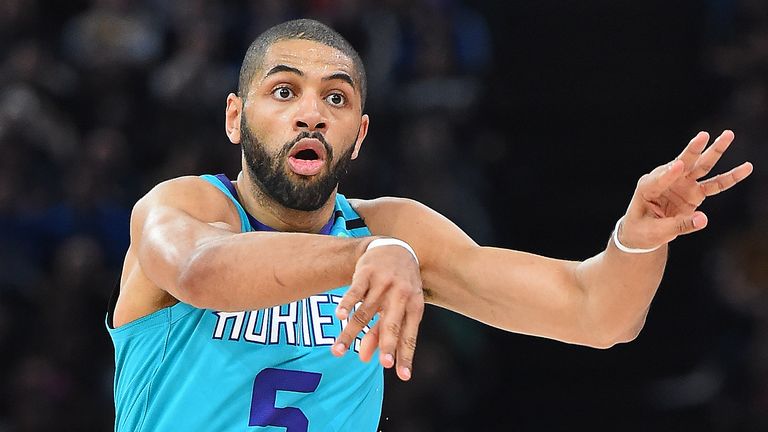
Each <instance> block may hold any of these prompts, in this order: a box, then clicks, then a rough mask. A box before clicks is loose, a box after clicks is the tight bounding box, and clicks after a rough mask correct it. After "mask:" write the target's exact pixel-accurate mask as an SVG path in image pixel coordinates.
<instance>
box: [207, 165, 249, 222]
mask: <svg viewBox="0 0 768 432" xmlns="http://www.w3.org/2000/svg"><path fill="white" fill-rule="evenodd" d="M200 178H201V179H203V180H205V181H207V182H208V183H210V184H212V185H214V186H216V188H218V189H219V190H220V191H222V192H223V193H224V195H226V196H227V198H229V200H230V201H232V203H234V204H235V207H236V208H237V213H238V214H239V215H240V232H250V231H251V230H252V229H251V222H250V221H249V220H248V213H246V212H245V209H244V208H243V206H242V205H241V204H240V202H239V201H238V200H237V198H235V196H234V194H233V191H234V188H233V187H232V182H231V181H229V179H228V178H227V177H226V176H224V175H223V174H219V175H215V176H214V175H210V174H203V175H201V176H200Z"/></svg>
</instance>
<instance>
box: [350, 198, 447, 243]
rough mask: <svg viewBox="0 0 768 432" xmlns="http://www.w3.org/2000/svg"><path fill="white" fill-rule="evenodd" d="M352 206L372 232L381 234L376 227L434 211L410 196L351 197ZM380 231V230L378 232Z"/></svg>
mask: <svg viewBox="0 0 768 432" xmlns="http://www.w3.org/2000/svg"><path fill="white" fill-rule="evenodd" d="M348 201H349V204H350V205H351V206H352V208H353V209H354V210H355V211H356V212H357V213H358V214H359V215H360V217H361V218H363V220H365V223H366V225H368V227H369V228H371V232H372V233H374V234H376V235H379V233H378V232H380V230H375V228H376V227H382V226H384V225H391V224H392V223H394V222H396V221H398V220H400V219H402V218H413V217H419V215H423V214H424V213H428V212H433V210H432V209H430V208H429V207H427V206H426V205H424V204H422V203H420V202H418V201H416V200H412V199H409V198H399V197H381V198H376V199H370V200H363V199H349V200H348ZM377 231H378V232H377Z"/></svg>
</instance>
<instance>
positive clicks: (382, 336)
mask: <svg viewBox="0 0 768 432" xmlns="http://www.w3.org/2000/svg"><path fill="white" fill-rule="evenodd" d="M385 310H386V313H385V314H383V315H382V316H381V317H380V319H379V322H377V323H376V327H378V328H379V333H378V335H379V362H380V363H381V365H382V366H384V367H385V368H387V369H389V368H391V367H392V366H394V365H395V353H396V352H397V345H398V341H399V340H400V330H401V325H402V323H403V316H404V315H405V298H394V299H392V300H391V301H389V302H388V303H387V305H386V307H385Z"/></svg>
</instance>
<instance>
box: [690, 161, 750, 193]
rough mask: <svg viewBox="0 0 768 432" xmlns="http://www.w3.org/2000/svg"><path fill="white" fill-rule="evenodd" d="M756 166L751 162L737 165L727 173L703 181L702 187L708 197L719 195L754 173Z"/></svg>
mask: <svg viewBox="0 0 768 432" xmlns="http://www.w3.org/2000/svg"><path fill="white" fill-rule="evenodd" d="M753 169H754V167H753V166H752V164H751V163H749V162H744V163H743V164H741V165H739V166H737V167H736V168H734V169H732V170H730V171H728V172H727V173H723V174H720V175H718V176H715V177H712V178H711V179H708V180H704V181H703V182H701V183H700V184H701V189H702V190H703V191H704V194H705V195H706V196H708V197H710V196H712V195H717V194H719V193H720V192H722V191H725V190H728V189H730V188H731V187H733V185H735V184H736V183H738V182H740V181H742V180H744V179H745V178H747V177H749V175H750V174H752V171H753Z"/></svg>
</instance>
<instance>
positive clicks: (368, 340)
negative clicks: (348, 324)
mask: <svg viewBox="0 0 768 432" xmlns="http://www.w3.org/2000/svg"><path fill="white" fill-rule="evenodd" d="M378 347H379V322H378V321H376V324H374V325H373V327H371V330H369V331H368V333H366V334H365V336H363V340H362V341H361V343H360V360H362V361H364V362H366V363H368V362H369V361H371V358H372V357H373V353H374V352H375V351H376V348H378Z"/></svg>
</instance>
